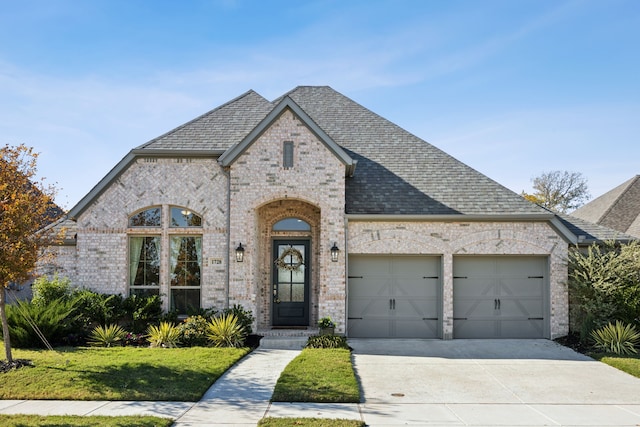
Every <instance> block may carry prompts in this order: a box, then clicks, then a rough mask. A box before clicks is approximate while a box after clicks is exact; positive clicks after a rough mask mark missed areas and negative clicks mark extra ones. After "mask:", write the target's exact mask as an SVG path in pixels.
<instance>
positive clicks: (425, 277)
mask: <svg viewBox="0 0 640 427" xmlns="http://www.w3.org/2000/svg"><path fill="white" fill-rule="evenodd" d="M422 278H423V279H439V277H438V276H423V277H422Z"/></svg>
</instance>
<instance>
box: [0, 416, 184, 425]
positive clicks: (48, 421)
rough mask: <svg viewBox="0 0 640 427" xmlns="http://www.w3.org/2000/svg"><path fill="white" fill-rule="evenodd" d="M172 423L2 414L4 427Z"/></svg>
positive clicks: (167, 422) (165, 421)
mask: <svg viewBox="0 0 640 427" xmlns="http://www.w3.org/2000/svg"><path fill="white" fill-rule="evenodd" d="M172 424H173V420H171V419H169V418H158V417H102V416H99V417H98V416H96V417H79V416H68V415H65V416H58V415H56V416H46V417H45V416H40V415H0V425H2V426H4V427H38V426H49V427H53V426H65V427H93V426H100V427H129V426H136V427H169V426H170V425H172Z"/></svg>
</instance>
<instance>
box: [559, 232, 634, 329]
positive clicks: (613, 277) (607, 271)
mask: <svg viewBox="0 0 640 427" xmlns="http://www.w3.org/2000/svg"><path fill="white" fill-rule="evenodd" d="M638 271H640V242H637V241H633V242H630V243H628V244H620V245H617V244H615V243H613V242H609V243H607V244H605V245H596V244H594V245H591V246H589V248H588V249H587V251H582V250H580V249H578V248H573V249H572V250H571V251H570V252H569V281H568V284H569V296H570V307H569V308H570V313H569V314H570V330H571V332H572V333H575V334H579V335H580V339H581V341H582V342H587V341H589V339H590V337H591V331H593V330H594V329H598V328H601V327H603V326H605V325H607V324H608V323H609V322H612V321H614V320H615V319H619V320H621V321H622V322H624V323H627V324H636V325H637V324H638V321H637V319H639V318H640V276H639V275H638Z"/></svg>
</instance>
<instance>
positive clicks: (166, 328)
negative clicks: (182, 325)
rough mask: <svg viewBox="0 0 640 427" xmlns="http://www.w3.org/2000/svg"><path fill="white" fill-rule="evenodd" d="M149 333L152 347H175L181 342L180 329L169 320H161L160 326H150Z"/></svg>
mask: <svg viewBox="0 0 640 427" xmlns="http://www.w3.org/2000/svg"><path fill="white" fill-rule="evenodd" d="M147 335H148V338H147V339H148V340H149V343H150V344H151V347H165V348H173V347H177V346H178V344H179V343H180V329H178V328H177V327H176V326H175V325H174V324H173V323H169V322H160V325H159V326H156V325H151V326H149V328H148V329H147Z"/></svg>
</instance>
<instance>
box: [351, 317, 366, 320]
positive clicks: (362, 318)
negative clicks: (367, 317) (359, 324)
mask: <svg viewBox="0 0 640 427" xmlns="http://www.w3.org/2000/svg"><path fill="white" fill-rule="evenodd" d="M347 319H349V320H364V317H348V318H347Z"/></svg>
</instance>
